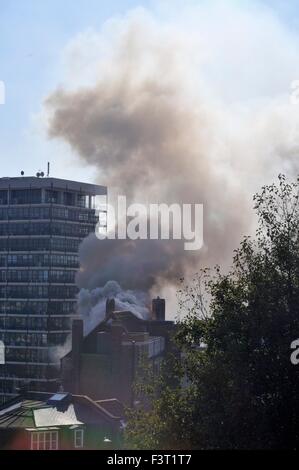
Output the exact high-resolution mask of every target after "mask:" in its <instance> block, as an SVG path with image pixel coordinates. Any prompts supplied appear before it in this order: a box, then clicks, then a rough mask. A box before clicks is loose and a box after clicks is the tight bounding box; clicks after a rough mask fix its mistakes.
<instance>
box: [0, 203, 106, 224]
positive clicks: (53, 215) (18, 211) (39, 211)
mask: <svg viewBox="0 0 299 470" xmlns="http://www.w3.org/2000/svg"><path fill="white" fill-rule="evenodd" d="M27 219H61V220H70V221H74V222H87V223H90V224H93V225H96V224H97V222H98V217H97V216H96V214H95V211H94V210H92V209H85V210H79V209H68V208H65V207H8V208H3V207H1V208H0V220H27Z"/></svg>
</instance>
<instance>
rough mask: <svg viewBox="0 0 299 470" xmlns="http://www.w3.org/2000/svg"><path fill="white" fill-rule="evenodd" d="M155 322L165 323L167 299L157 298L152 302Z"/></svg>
mask: <svg viewBox="0 0 299 470" xmlns="http://www.w3.org/2000/svg"><path fill="white" fill-rule="evenodd" d="M152 314H153V320H157V321H165V299H160V297H157V298H156V299H153V301H152Z"/></svg>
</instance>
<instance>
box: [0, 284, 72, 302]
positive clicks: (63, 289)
mask: <svg viewBox="0 0 299 470" xmlns="http://www.w3.org/2000/svg"><path fill="white" fill-rule="evenodd" d="M77 293H78V289H77V287H76V286H36V285H35V286H31V285H28V286H22V285H21V286H16V285H6V286H0V298H1V297H2V298H8V299H48V298H49V299H75V298H76V295H77Z"/></svg>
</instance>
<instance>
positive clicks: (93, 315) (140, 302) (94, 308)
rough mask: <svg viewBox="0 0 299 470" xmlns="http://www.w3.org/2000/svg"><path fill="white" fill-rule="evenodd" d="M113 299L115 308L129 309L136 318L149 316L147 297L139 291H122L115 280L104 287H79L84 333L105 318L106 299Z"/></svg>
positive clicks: (79, 305) (79, 310) (79, 302)
mask: <svg viewBox="0 0 299 470" xmlns="http://www.w3.org/2000/svg"><path fill="white" fill-rule="evenodd" d="M107 298H113V299H114V300H115V310H122V311H125V310H126V311H130V312H132V313H133V314H134V315H135V316H136V317H137V318H141V319H147V318H149V309H148V307H147V305H148V297H147V295H146V294H144V292H141V291H139V292H138V291H131V290H127V291H124V290H122V288H121V287H120V285H119V284H118V283H117V282H115V281H109V282H107V283H106V284H105V286H104V287H98V288H96V289H91V290H88V289H81V290H80V293H79V295H78V312H79V314H80V315H81V317H82V319H83V320H84V335H85V336H86V335H87V334H88V333H90V332H91V331H92V330H93V329H94V328H95V327H96V326H97V325H99V324H100V323H101V322H102V321H103V320H104V319H105V313H106V300H107Z"/></svg>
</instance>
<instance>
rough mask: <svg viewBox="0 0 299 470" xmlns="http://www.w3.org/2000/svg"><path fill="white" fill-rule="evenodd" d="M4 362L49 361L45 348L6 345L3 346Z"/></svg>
mask: <svg viewBox="0 0 299 470" xmlns="http://www.w3.org/2000/svg"><path fill="white" fill-rule="evenodd" d="M5 360H6V362H8V361H12V362H34V363H37V362H41V363H43V362H50V357H49V351H48V350H47V349H16V348H10V347H9V346H7V347H6V348H5Z"/></svg>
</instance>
